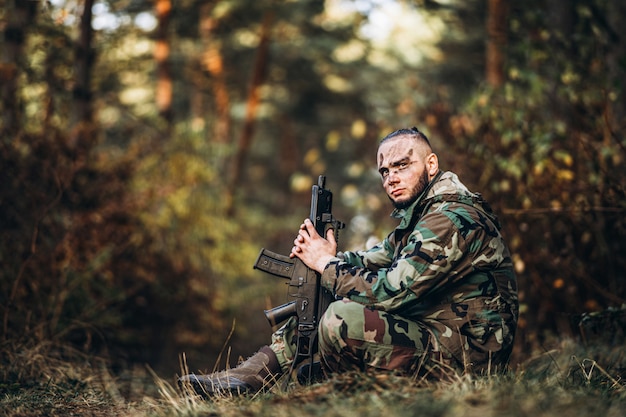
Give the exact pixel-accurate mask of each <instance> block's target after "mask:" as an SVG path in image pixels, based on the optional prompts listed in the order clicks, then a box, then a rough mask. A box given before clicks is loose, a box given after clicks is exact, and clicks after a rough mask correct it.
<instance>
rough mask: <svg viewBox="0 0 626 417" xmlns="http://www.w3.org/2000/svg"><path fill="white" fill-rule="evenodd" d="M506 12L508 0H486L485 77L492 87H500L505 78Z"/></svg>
mask: <svg viewBox="0 0 626 417" xmlns="http://www.w3.org/2000/svg"><path fill="white" fill-rule="evenodd" d="M508 12H509V9H508V0H488V4H487V53H486V68H485V78H486V80H487V83H488V84H489V85H490V86H492V87H500V86H501V85H502V84H503V83H504V79H505V77H504V57H505V48H506V44H507V18H508Z"/></svg>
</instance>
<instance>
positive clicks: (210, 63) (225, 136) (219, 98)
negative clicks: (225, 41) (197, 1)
mask: <svg viewBox="0 0 626 417" xmlns="http://www.w3.org/2000/svg"><path fill="white" fill-rule="evenodd" d="M214 7H215V2H211V3H209V4H206V5H204V6H202V8H201V11H200V39H201V41H202V45H203V47H204V49H203V54H202V68H203V69H205V70H206V71H207V72H208V73H209V74H211V77H212V83H211V88H212V90H213V97H214V98H215V109H216V111H215V118H214V119H213V123H214V124H213V129H212V131H211V141H212V142H216V143H222V144H225V143H228V142H230V140H229V138H230V126H231V120H230V97H229V95H228V88H227V87H226V76H225V74H224V61H223V58H222V52H221V50H220V47H219V44H218V43H217V42H215V41H214V40H213V39H212V36H213V31H214V30H215V28H216V26H217V21H216V20H215V18H213V16H212V15H211V12H212V10H213V8H214Z"/></svg>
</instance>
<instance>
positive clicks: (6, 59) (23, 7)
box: [0, 0, 39, 138]
mask: <svg viewBox="0 0 626 417" xmlns="http://www.w3.org/2000/svg"><path fill="white" fill-rule="evenodd" d="M7 3H8V4H7V5H6V6H5V7H6V10H5V16H6V26H5V27H4V31H3V35H4V48H3V51H2V52H1V54H0V109H1V112H2V127H1V131H0V132H1V133H2V137H3V138H11V137H12V135H13V134H15V133H16V132H17V131H18V129H19V127H20V122H21V120H20V119H21V116H20V104H19V100H18V94H17V91H18V86H19V85H18V73H19V69H20V66H21V60H22V54H23V49H24V44H25V41H26V29H27V28H28V27H29V26H30V24H31V23H32V21H33V20H34V18H35V15H36V13H37V4H38V3H39V2H36V1H30V0H13V1H11V0H9V1H8V2H7Z"/></svg>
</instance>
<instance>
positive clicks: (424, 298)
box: [180, 128, 518, 395]
mask: <svg viewBox="0 0 626 417" xmlns="http://www.w3.org/2000/svg"><path fill="white" fill-rule="evenodd" d="M377 166H378V172H379V173H380V175H381V178H382V184H383V188H384V189H385V192H386V193H387V196H388V197H389V199H390V200H391V202H392V204H393V206H394V208H395V210H394V211H393V213H392V216H393V217H395V218H397V219H398V220H399V225H398V227H396V229H395V230H394V231H393V232H392V233H390V234H389V236H388V237H387V238H386V239H384V240H383V241H382V242H381V243H379V244H378V245H376V246H374V247H373V248H372V249H369V250H367V251H358V252H343V253H341V252H340V253H337V244H336V242H335V239H334V237H333V230H332V229H330V230H328V232H327V236H325V237H322V236H320V235H319V234H318V233H317V232H316V230H315V228H314V226H313V224H312V223H311V221H310V220H308V219H306V220H305V221H304V223H303V224H302V225H301V226H300V230H299V232H298V236H297V237H296V239H295V240H294V246H293V249H292V251H291V254H290V256H291V257H298V258H300V259H301V260H302V261H303V262H304V263H305V264H306V265H307V266H308V267H309V268H311V269H314V270H316V271H317V272H319V273H320V274H321V277H322V279H321V281H322V285H324V287H325V288H327V289H328V290H329V291H331V292H332V293H333V294H334V295H335V296H336V297H337V298H338V300H337V301H335V302H333V303H331V304H330V306H329V307H328V309H327V310H326V312H325V313H324V315H323V316H322V318H321V320H320V324H319V329H318V338H319V341H318V345H319V346H318V347H319V356H320V362H321V365H322V368H323V369H324V370H325V371H326V372H342V371H346V370H350V369H361V370H365V369H376V370H387V371H399V372H405V373H408V374H412V375H420V376H426V377H429V376H435V377H441V376H442V375H445V374H446V373H447V372H478V373H481V372H486V371H488V370H496V369H502V368H503V367H505V366H506V364H507V363H508V360H509V357H510V354H511V350H512V347H513V339H514V336H515V329H516V325H517V317H518V301H517V282H516V277H515V274H514V271H513V265H512V262H511V256H510V253H509V251H508V249H507V247H506V244H505V242H504V240H503V238H502V236H501V234H500V231H499V230H500V225H499V223H498V220H497V219H496V216H495V215H494V214H493V212H492V211H491V208H490V207H489V205H488V204H487V203H486V202H485V201H484V200H483V199H482V198H481V197H480V195H479V194H475V193H472V192H470V191H469V190H468V189H467V187H465V186H464V185H463V184H462V183H461V182H460V181H459V179H458V177H457V175H456V174H454V173H452V172H442V171H440V169H439V161H438V158H437V155H436V154H434V153H433V150H432V148H431V145H430V143H429V141H428V139H427V138H426V136H425V135H424V134H423V133H422V132H420V131H419V130H418V129H417V128H412V129H400V130H397V131H395V132H393V133H390V134H389V135H387V136H386V137H385V138H383V139H382V141H381V142H380V145H379V147H378V152H377ZM295 330H296V321H295V320H294V318H292V319H290V320H289V321H288V322H287V323H286V324H285V325H284V326H283V327H282V328H281V329H279V330H278V331H277V332H276V333H274V334H273V335H272V343H271V344H270V345H269V346H264V347H262V348H261V349H260V350H259V351H258V352H257V353H256V354H254V355H253V356H252V357H250V358H248V359H247V360H246V361H244V362H242V363H241V364H240V365H239V366H237V367H236V368H233V369H229V370H226V371H221V372H217V373H213V374H210V375H193V374H192V375H186V376H184V377H182V378H181V380H180V382H181V383H189V384H191V385H192V387H193V388H194V389H195V390H196V392H198V393H202V394H205V395H206V394H208V395H211V394H215V393H220V392H234V393H243V392H248V393H250V392H257V391H259V390H261V389H263V388H265V387H268V386H271V385H272V384H273V383H274V382H275V381H276V379H277V378H278V377H279V376H280V375H282V374H283V373H285V372H287V371H288V370H289V369H290V365H291V363H292V361H293V358H294V356H295V351H296V350H295V349H296V346H295V337H294V336H295Z"/></svg>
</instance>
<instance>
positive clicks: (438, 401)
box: [0, 342, 626, 417]
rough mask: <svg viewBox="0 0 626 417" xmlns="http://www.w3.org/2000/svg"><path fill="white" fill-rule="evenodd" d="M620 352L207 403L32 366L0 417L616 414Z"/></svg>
mask: <svg viewBox="0 0 626 417" xmlns="http://www.w3.org/2000/svg"><path fill="white" fill-rule="evenodd" d="M624 351H625V349H624V346H619V347H610V348H608V347H607V348H600V347H598V346H596V347H594V348H593V349H589V348H583V347H582V346H580V345H578V344H575V343H573V342H565V343H562V346H561V347H560V348H559V349H556V350H554V351H550V352H545V353H544V354H542V355H539V356H537V357H535V358H533V359H532V360H529V361H527V362H526V363H524V364H521V365H519V366H517V367H516V369H513V370H511V371H510V372H508V373H506V374H505V375H499V376H491V377H475V376H456V377H453V378H451V379H450V380H448V381H445V382H423V381H416V380H415V379H413V378H409V377H402V376H396V375H390V374H370V373H356V372H355V373H346V374H343V375H337V376H335V377H333V378H331V379H328V380H326V381H324V382H322V383H317V384H313V385H310V386H299V385H297V383H293V384H292V385H290V386H289V387H288V388H287V389H285V390H283V389H281V388H280V387H278V386H277V387H275V388H274V389H272V390H271V391H270V392H268V393H262V394H257V395H255V396H248V397H219V398H214V399H212V400H209V401H207V400H203V399H201V398H199V397H195V396H191V395H185V394H183V393H181V392H180V391H179V390H178V389H177V388H175V384H174V381H168V380H166V379H163V378H161V377H159V376H158V375H156V374H155V373H154V372H152V371H150V370H148V369H146V370H138V369H135V370H134V371H132V372H126V373H122V374H121V375H119V376H113V375H111V373H110V372H109V371H108V370H107V369H106V367H100V368H97V367H96V369H94V367H93V366H92V365H87V364H86V363H65V362H59V361H58V360H56V359H55V360H53V361H49V365H48V366H49V369H40V370H41V371H44V372H42V373H41V375H46V377H43V378H40V380H39V381H31V382H25V381H24V378H23V377H22V378H21V379H19V378H18V379H15V378H14V381H13V382H11V381H10V380H9V381H5V382H2V381H0V416H8V417H17V416H20V417H21V416H25V417H28V416H97V417H100V416H128V417H143V416H157V417H159V416H189V417H195V416H198V417H199V416H203V417H205V416H233V417H234V416H273V417H276V416H298V417H305V416H324V417H332V416H341V417H353V416H354V417H356V416H359V417H369V416H372V417H373V416H376V417H378V416H381V415H382V416H385V417H396V416H398V417H399V416H406V417H409V416H415V415H419V416H420V417H448V416H449V417H453V416H454V417H457V416H467V417H474V416H475V417H490V416H533V417H536V416H539V417H562V416H568V417H583V416H590V417H591V416H593V417H596V416H606V417H620V416H624V415H626V412H625V411H624V410H626V381H625V380H624V379H623V378H624V377H625V376H626V372H625V370H626V367H625V365H626V353H625V352H624ZM39 363H40V364H41V363H44V362H39ZM13 376H15V374H13Z"/></svg>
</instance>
